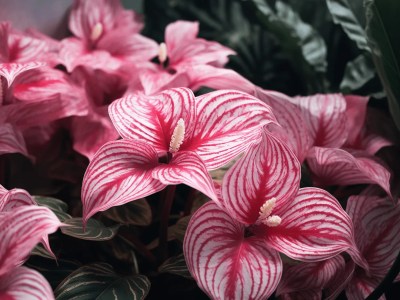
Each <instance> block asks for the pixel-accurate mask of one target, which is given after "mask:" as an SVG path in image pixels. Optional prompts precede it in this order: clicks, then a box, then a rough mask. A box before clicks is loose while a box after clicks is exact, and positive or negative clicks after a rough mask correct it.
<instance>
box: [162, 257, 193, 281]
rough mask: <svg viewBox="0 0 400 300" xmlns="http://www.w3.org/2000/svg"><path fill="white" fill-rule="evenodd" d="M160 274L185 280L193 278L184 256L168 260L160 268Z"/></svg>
mask: <svg viewBox="0 0 400 300" xmlns="http://www.w3.org/2000/svg"><path fill="white" fill-rule="evenodd" d="M158 271H159V272H160V273H170V274H175V275H179V276H182V277H185V278H192V276H191V275H190V272H189V270H188V267H187V265H186V261H185V257H184V256H183V254H180V255H178V256H174V257H170V258H168V259H167V260H166V261H165V262H164V263H163V264H162V265H161V266H160V267H159V268H158Z"/></svg>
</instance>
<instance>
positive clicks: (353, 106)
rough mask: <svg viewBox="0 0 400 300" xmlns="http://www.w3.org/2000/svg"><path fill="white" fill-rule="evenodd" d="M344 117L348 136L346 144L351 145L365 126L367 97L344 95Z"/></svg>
mask: <svg viewBox="0 0 400 300" xmlns="http://www.w3.org/2000/svg"><path fill="white" fill-rule="evenodd" d="M344 98H345V99H346V117H347V128H348V131H349V134H348V136H347V143H349V144H353V143H354V142H355V140H356V139H357V137H358V136H359V135H360V133H361V129H362V128H363V127H364V126H365V117H366V114H367V103H368V100H369V97H364V96H356V95H346V96H344Z"/></svg>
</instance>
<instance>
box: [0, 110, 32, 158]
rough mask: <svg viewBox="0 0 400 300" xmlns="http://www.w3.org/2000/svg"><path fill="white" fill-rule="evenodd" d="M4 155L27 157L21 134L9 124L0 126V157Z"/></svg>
mask: <svg viewBox="0 0 400 300" xmlns="http://www.w3.org/2000/svg"><path fill="white" fill-rule="evenodd" d="M0 118H1V116H0ZM5 153H21V154H23V155H25V156H29V154H28V150H27V149H26V144H25V140H24V137H23V135H22V133H21V132H20V131H19V130H18V129H17V128H15V127H14V126H13V125H11V124H10V123H3V124H0V155H1V154H5Z"/></svg>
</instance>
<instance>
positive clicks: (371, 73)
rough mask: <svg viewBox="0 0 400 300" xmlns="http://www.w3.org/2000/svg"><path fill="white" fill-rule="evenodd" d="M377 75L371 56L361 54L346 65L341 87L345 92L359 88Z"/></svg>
mask: <svg viewBox="0 0 400 300" xmlns="http://www.w3.org/2000/svg"><path fill="white" fill-rule="evenodd" d="M374 77H375V67H374V64H373V62H372V59H371V56H369V55H367V54H365V53H364V54H360V55H359V56H357V57H356V59H354V60H353V61H350V62H348V63H347V65H346V69H345V71H344V76H343V80H342V82H341V83H340V89H341V90H342V92H344V93H348V92H351V91H354V90H357V89H359V88H361V87H362V86H364V85H365V84H366V83H367V82H368V81H370V80H371V79H372V78H374Z"/></svg>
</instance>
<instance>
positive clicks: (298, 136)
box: [256, 89, 313, 162]
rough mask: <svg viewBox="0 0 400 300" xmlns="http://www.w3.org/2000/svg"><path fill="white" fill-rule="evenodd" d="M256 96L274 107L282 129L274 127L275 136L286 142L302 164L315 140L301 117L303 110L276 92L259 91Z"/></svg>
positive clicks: (273, 109)
mask: <svg viewBox="0 0 400 300" xmlns="http://www.w3.org/2000/svg"><path fill="white" fill-rule="evenodd" d="M256 96H257V97H258V98H259V99H261V100H262V101H264V102H265V103H266V104H268V105H269V106H271V107H272V111H273V112H274V115H275V117H276V118H277V120H278V123H279V124H280V125H281V126H282V127H277V126H276V127H274V134H275V135H277V136H278V137H279V138H280V139H281V140H282V141H285V142H286V144H287V145H288V146H289V148H290V149H291V150H292V151H293V152H294V154H295V155H296V157H297V158H298V159H299V161H300V162H303V161H304V159H305V158H306V155H307V152H308V151H309V150H310V148H311V146H312V144H313V140H312V139H311V136H310V133H309V130H308V129H307V124H306V123H305V121H304V119H303V118H302V116H301V110H300V109H299V108H298V107H297V106H296V105H294V104H292V103H290V102H291V100H290V98H289V97H288V96H286V95H284V94H281V93H279V92H275V91H267V90H262V89H257V92H256Z"/></svg>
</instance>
